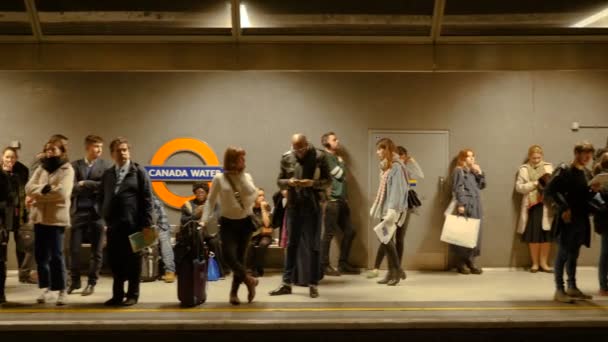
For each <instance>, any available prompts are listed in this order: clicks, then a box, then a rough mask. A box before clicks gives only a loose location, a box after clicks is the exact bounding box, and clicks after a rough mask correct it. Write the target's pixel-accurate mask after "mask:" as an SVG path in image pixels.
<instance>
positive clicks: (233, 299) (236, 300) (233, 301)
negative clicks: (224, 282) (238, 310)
mask: <svg viewBox="0 0 608 342" xmlns="http://www.w3.org/2000/svg"><path fill="white" fill-rule="evenodd" d="M228 302H230V304H232V305H240V304H241V300H240V299H239V296H238V295H237V294H236V293H232V292H231V293H230V298H229V299H228Z"/></svg>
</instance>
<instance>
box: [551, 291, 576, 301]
mask: <svg viewBox="0 0 608 342" xmlns="http://www.w3.org/2000/svg"><path fill="white" fill-rule="evenodd" d="M553 300H554V301H556V302H560V303H567V304H572V303H574V300H573V299H572V297H570V296H568V295H567V294H566V292H565V291H564V290H556V291H555V295H553Z"/></svg>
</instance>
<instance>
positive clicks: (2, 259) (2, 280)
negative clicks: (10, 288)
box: [0, 241, 8, 295]
mask: <svg viewBox="0 0 608 342" xmlns="http://www.w3.org/2000/svg"><path fill="white" fill-rule="evenodd" d="M0 243H1V241H0ZM7 247H8V245H5V244H0V295H3V294H4V287H5V286H6V256H7V255H6V254H7V253H6V250H7Z"/></svg>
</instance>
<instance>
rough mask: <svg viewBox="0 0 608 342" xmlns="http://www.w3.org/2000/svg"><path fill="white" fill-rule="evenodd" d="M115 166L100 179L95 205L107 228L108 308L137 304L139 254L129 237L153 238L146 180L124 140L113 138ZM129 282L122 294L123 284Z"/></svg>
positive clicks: (149, 198)
mask: <svg viewBox="0 0 608 342" xmlns="http://www.w3.org/2000/svg"><path fill="white" fill-rule="evenodd" d="M110 151H111V153H112V159H114V162H115V166H114V167H112V168H110V169H107V170H106V171H105V172H104V174H103V177H102V178H101V184H100V194H99V198H98V200H99V205H100V208H101V210H102V211H101V212H102V215H103V219H104V220H105V222H106V225H107V227H108V231H107V238H108V244H107V249H108V259H109V263H110V268H111V269H112V275H113V277H114V285H113V287H112V298H111V299H110V300H108V301H107V302H106V303H105V304H106V305H108V306H119V305H124V306H130V305H134V304H137V301H138V300H139V283H140V275H141V263H142V259H141V254H140V253H138V252H133V250H132V248H131V244H130V241H129V235H131V234H133V233H137V232H143V234H144V235H145V236H149V235H150V234H154V232H153V230H152V228H151V227H152V224H153V202H152V192H151V186H150V179H149V178H148V175H147V174H146V171H145V170H144V168H143V167H141V166H140V165H138V164H137V163H135V162H133V161H131V155H130V146H129V142H128V141H127V139H126V138H116V139H114V140H113V141H112V143H111V144H110ZM125 281H128V282H129V286H128V290H127V293H126V300H124V302H123V299H124V298H125V292H124V283H125Z"/></svg>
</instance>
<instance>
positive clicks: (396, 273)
mask: <svg viewBox="0 0 608 342" xmlns="http://www.w3.org/2000/svg"><path fill="white" fill-rule="evenodd" d="M401 272H403V271H401V270H393V271H392V272H389V273H390V274H391V278H390V279H389V280H388V281H387V282H386V285H388V286H395V285H397V284H399V281H401Z"/></svg>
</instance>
